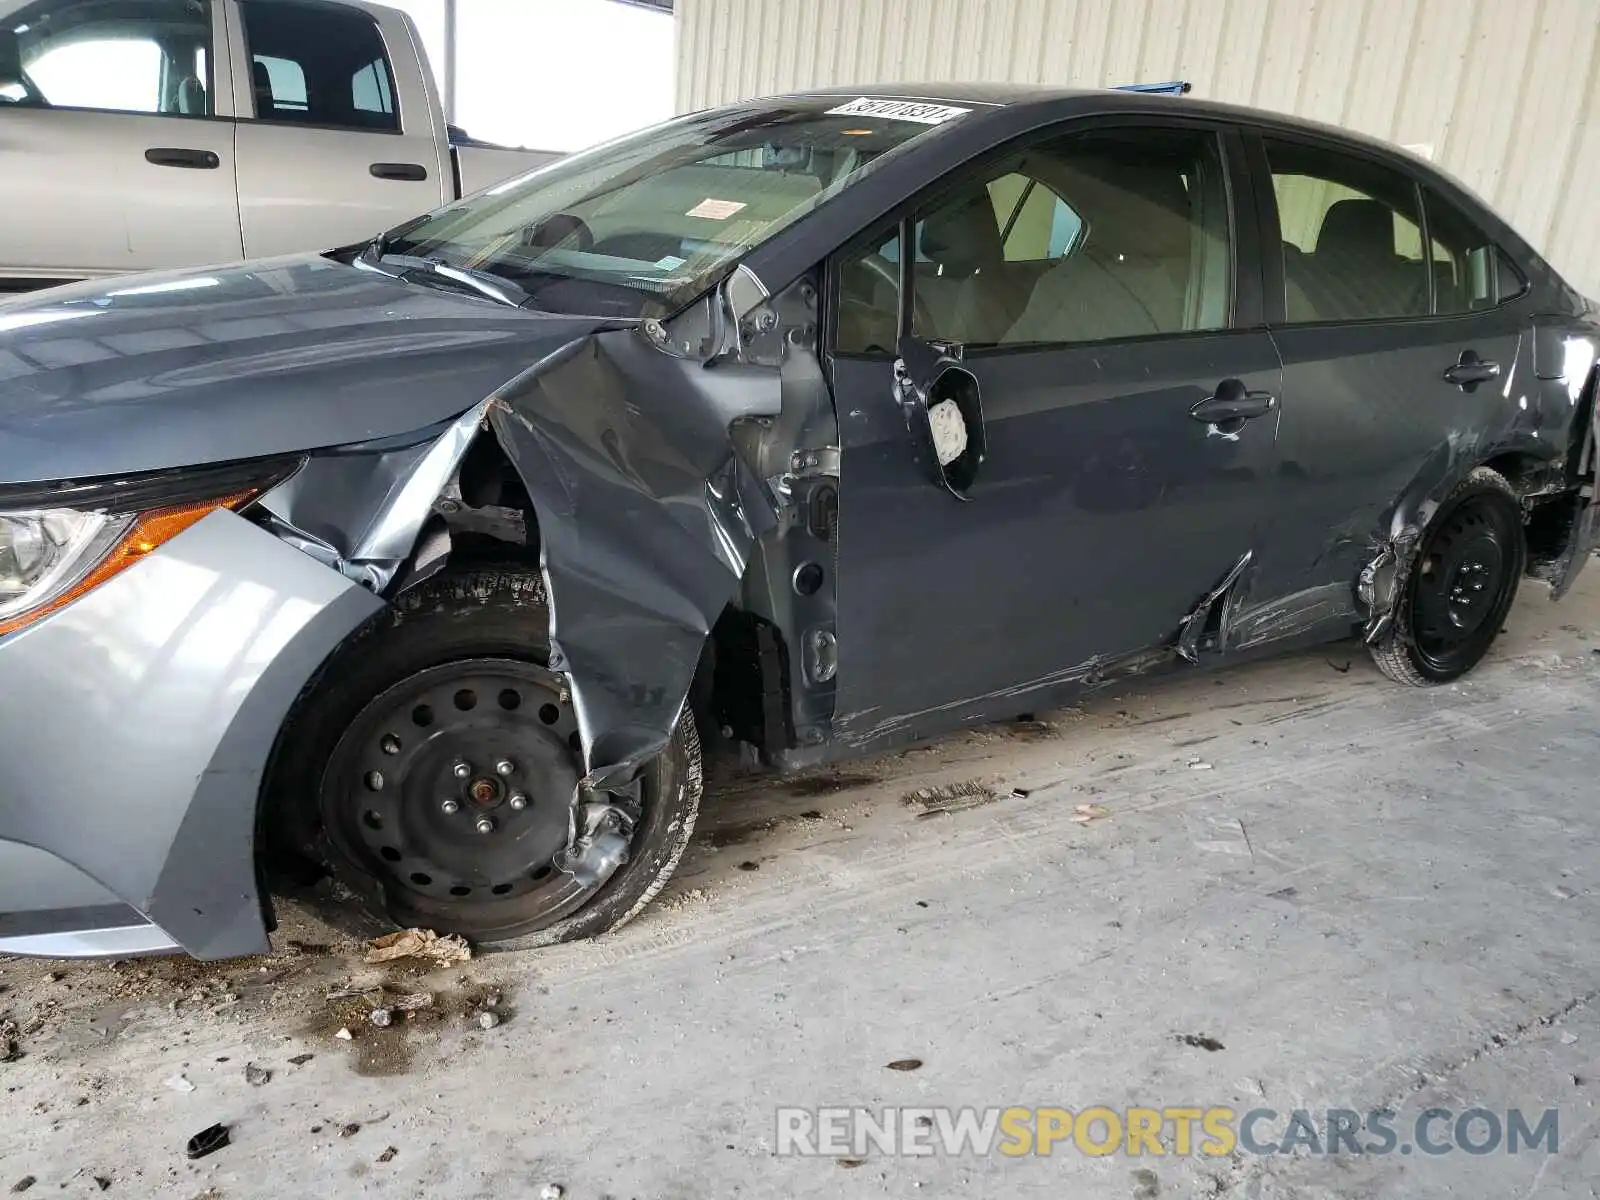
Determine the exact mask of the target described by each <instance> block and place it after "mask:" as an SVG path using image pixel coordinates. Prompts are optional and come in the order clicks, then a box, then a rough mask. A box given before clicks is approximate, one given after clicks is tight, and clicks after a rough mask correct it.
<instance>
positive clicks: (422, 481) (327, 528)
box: [261, 399, 490, 592]
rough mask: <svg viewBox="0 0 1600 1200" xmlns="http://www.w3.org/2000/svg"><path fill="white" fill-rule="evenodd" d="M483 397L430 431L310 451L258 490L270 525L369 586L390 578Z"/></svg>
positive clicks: (448, 474) (483, 405) (474, 422)
mask: <svg viewBox="0 0 1600 1200" xmlns="http://www.w3.org/2000/svg"><path fill="white" fill-rule="evenodd" d="M489 403H490V401H489V400H487V399H485V400H482V401H480V402H479V403H477V404H475V405H474V406H473V407H472V408H470V409H468V410H467V411H466V412H464V413H462V414H461V416H459V417H457V418H456V419H455V420H454V421H451V422H450V423H449V424H447V425H445V426H444V427H443V429H442V430H441V431H439V432H437V433H436V434H435V435H434V436H432V437H431V438H428V437H425V438H423V439H421V440H419V441H417V442H415V443H413V444H411V445H402V446H396V447H392V448H391V447H388V446H386V445H383V444H377V445H372V446H366V447H348V448H345V449H343V450H341V451H339V452H338V453H333V454H319V455H314V456H313V457H312V458H311V459H309V460H308V461H307V462H306V464H305V466H303V467H302V468H301V469H300V470H299V471H297V472H296V473H295V474H294V475H293V476H292V477H290V478H289V479H286V480H284V482H283V483H281V484H279V485H278V486H277V487H275V488H273V489H272V491H271V492H269V493H268V494H267V495H266V496H265V497H263V498H262V501H261V506H262V507H263V508H265V509H266V510H267V511H268V512H269V513H271V514H272V516H273V518H274V519H275V521H276V523H277V528H276V529H275V531H274V532H276V533H277V534H278V536H279V537H282V538H283V539H284V540H285V541H288V542H290V543H291V544H293V545H294V546H296V547H297V548H299V549H300V550H302V551H303V552H305V553H307V554H309V555H311V556H312V557H313V558H315V559H317V560H318V561H320V562H324V563H326V564H327V565H329V566H331V567H333V568H334V569H336V570H338V571H339V572H340V573H341V574H343V575H345V576H346V577H347V578H350V579H353V580H355V581H356V582H357V583H360V584H362V585H364V586H366V587H369V588H371V589H372V590H373V591H377V592H381V591H382V590H383V589H384V588H386V587H388V586H389V583H390V582H391V581H392V580H393V579H394V577H395V574H396V573H397V572H398V571H399V570H400V567H401V566H402V565H403V564H404V563H405V561H406V559H407V558H408V557H410V555H411V552H412V548H413V547H414V546H415V545H416V541H417V534H418V533H419V532H420V531H421V529H422V525H423V522H425V521H426V520H427V519H428V516H429V515H430V514H431V513H432V511H433V504H434V501H435V500H437V499H438V498H439V493H440V492H442V491H443V490H444V489H445V487H446V485H448V484H449V482H450V479H451V478H452V476H454V474H455V472H456V468H457V467H458V466H459V465H460V463H461V459H462V456H463V455H465V454H466V452H467V447H469V446H470V445H471V444H472V439H473V438H474V437H475V436H476V435H477V433H478V430H479V428H480V426H481V425H482V424H483V420H484V413H485V412H486V410H487V409H488V406H489Z"/></svg>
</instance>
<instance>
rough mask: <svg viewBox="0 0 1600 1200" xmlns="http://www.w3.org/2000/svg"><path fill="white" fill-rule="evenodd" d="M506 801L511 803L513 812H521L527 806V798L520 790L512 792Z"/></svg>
mask: <svg viewBox="0 0 1600 1200" xmlns="http://www.w3.org/2000/svg"><path fill="white" fill-rule="evenodd" d="M507 803H508V804H510V805H511V810H512V811H513V812H521V811H522V810H523V809H525V808H527V807H528V798H527V797H526V796H524V795H523V794H522V793H521V792H512V793H511V799H510V800H508V801H507Z"/></svg>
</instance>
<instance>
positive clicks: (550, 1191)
mask: <svg viewBox="0 0 1600 1200" xmlns="http://www.w3.org/2000/svg"><path fill="white" fill-rule="evenodd" d="M566 1194H567V1189H566V1188H564V1187H562V1186H561V1185H560V1184H559V1183H547V1184H545V1185H544V1189H543V1190H542V1191H541V1192H540V1193H539V1200H561V1197H562V1196H564V1195H566Z"/></svg>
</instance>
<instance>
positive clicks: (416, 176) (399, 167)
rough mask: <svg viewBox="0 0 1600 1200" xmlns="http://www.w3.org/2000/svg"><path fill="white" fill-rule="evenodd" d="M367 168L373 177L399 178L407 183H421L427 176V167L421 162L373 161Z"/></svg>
mask: <svg viewBox="0 0 1600 1200" xmlns="http://www.w3.org/2000/svg"><path fill="white" fill-rule="evenodd" d="M367 170H368V171H371V172H372V177H373V178H374V179H400V180H404V181H406V182H408V183H421V182H422V181H423V180H424V179H426V178H427V177H428V168H427V167H425V166H423V165H422V164H421V163H373V164H372V165H371V166H370V167H368V168H367Z"/></svg>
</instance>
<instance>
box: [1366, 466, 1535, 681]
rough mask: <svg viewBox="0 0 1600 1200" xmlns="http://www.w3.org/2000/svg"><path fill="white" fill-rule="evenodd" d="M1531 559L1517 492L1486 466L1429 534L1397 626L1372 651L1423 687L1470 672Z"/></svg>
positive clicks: (1395, 673)
mask: <svg viewBox="0 0 1600 1200" xmlns="http://www.w3.org/2000/svg"><path fill="white" fill-rule="evenodd" d="M1526 562H1527V546H1526V541H1525V538H1524V533H1523V527H1522V508H1521V505H1520V503H1519V502H1518V500H1517V496H1516V493H1515V492H1513V491H1512V489H1511V485H1510V484H1509V483H1507V482H1506V480H1505V478H1504V477H1503V476H1501V475H1500V474H1498V473H1497V472H1495V471H1492V470H1490V469H1488V468H1486V467H1480V468H1478V469H1477V470H1475V471H1473V472H1472V473H1471V474H1470V475H1469V476H1467V478H1466V479H1465V480H1463V481H1462V482H1461V484H1459V485H1458V486H1457V487H1456V488H1455V490H1454V491H1452V492H1451V493H1450V495H1449V496H1447V497H1446V498H1445V501H1444V503H1443V504H1441V505H1440V506H1439V511H1438V514H1437V515H1436V516H1435V518H1434V521H1433V524H1432V525H1431V526H1430V527H1429V529H1428V531H1427V533H1426V534H1425V535H1424V538H1423V541H1422V546H1421V549H1420V551H1419V553H1418V555H1417V558H1416V560H1415V562H1414V563H1413V565H1412V568H1411V573H1410V575H1409V576H1408V577H1407V579H1406V583H1405V587H1404V589H1403V591H1402V593H1401V596H1400V601H1399V604H1400V607H1399V610H1398V611H1397V613H1396V620H1395V622H1394V626H1393V628H1392V629H1391V631H1390V632H1389V633H1388V634H1387V635H1385V637H1384V638H1383V640H1382V641H1381V642H1379V643H1378V644H1377V645H1375V646H1374V647H1373V648H1372V651H1373V658H1374V659H1375V661H1376V662H1377V664H1378V667H1379V668H1380V669H1381V670H1382V671H1383V672H1384V674H1386V675H1388V676H1389V677H1390V678H1391V679H1395V680H1397V681H1398V682H1400V683H1406V684H1411V685H1416V686H1426V685H1429V684H1436V683H1448V682H1449V681H1451V680H1453V679H1459V678H1460V677H1461V676H1463V675H1465V674H1466V673H1467V672H1468V671H1470V670H1472V668H1473V667H1475V666H1477V665H1478V663H1479V662H1480V661H1482V659H1483V656H1484V655H1485V654H1487V653H1488V651H1489V647H1490V645H1491V644H1493V642H1494V639H1495V637H1496V636H1497V635H1498V634H1499V632H1500V627H1501V624H1502V623H1503V622H1504V621H1505V619H1506V614H1507V613H1508V612H1510V610H1511V605H1512V603H1513V601H1515V599H1516V596H1517V585H1518V583H1519V582H1520V580H1521V578H1522V574H1523V571H1524V568H1525V565H1526Z"/></svg>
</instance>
